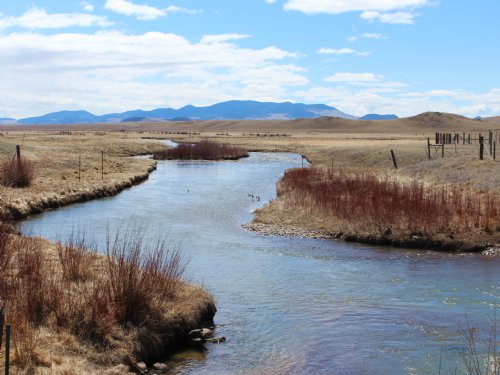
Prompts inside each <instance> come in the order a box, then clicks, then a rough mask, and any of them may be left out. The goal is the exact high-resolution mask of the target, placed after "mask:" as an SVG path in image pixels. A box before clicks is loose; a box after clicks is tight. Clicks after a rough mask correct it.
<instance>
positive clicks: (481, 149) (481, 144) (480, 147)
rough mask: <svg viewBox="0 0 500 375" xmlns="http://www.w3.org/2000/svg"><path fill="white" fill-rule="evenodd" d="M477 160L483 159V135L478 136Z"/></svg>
mask: <svg viewBox="0 0 500 375" xmlns="http://www.w3.org/2000/svg"><path fill="white" fill-rule="evenodd" d="M479 160H484V144H483V136H482V135H480V136H479Z"/></svg>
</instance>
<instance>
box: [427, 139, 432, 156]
mask: <svg viewBox="0 0 500 375" xmlns="http://www.w3.org/2000/svg"><path fill="white" fill-rule="evenodd" d="M427 157H428V158H429V159H430V158H431V139H430V138H427Z"/></svg>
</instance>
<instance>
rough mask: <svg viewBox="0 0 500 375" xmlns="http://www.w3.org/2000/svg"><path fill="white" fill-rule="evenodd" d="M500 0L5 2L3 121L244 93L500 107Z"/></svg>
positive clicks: (386, 108) (1, 5)
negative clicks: (60, 111) (57, 113)
mask: <svg viewBox="0 0 500 375" xmlns="http://www.w3.org/2000/svg"><path fill="white" fill-rule="evenodd" d="M499 15H500V2H499V1H498V0H482V1H480V2H473V1H470V0H439V1H438V0H351V1H346V0H274V1H273V0H242V1H235V0H179V1H177V2H170V1H165V0H86V1H81V0H64V1H60V0H58V1H56V0H32V1H27V2H24V1H16V2H10V1H1V2H0V77H1V79H0V103H1V104H0V117H14V118H20V117H26V116H32V115H40V114H44V113H47V112H51V111H58V110H62V109H69V110H76V109H86V110H89V111H91V112H93V113H96V114H104V113H111V112H122V111H125V110H131V109H137V108H141V109H153V108H158V107H174V108H178V107H181V106H184V105H187V104H194V105H209V104H213V103H216V102H220V101H225V100H231V99H252V100H262V101H293V102H304V103H325V104H328V105H332V106H334V107H336V108H338V109H340V110H342V111H344V112H347V113H350V114H354V115H364V114H366V113H373V112H375V113H395V114H397V115H399V116H409V115H414V114H418V113H421V112H425V111H429V110H432V111H442V112H454V113H459V114H463V115H466V116H476V115H481V116H493V115H500V74H499V73H498V66H500V48H499V42H500V27H499V25H498V21H499V19H498V16H499Z"/></svg>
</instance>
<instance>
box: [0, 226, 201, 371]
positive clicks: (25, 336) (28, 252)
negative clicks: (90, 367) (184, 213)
mask: <svg viewBox="0 0 500 375" xmlns="http://www.w3.org/2000/svg"><path fill="white" fill-rule="evenodd" d="M84 233H85V232H81V233H80V234H79V235H72V236H70V238H69V240H68V241H67V242H65V243H58V244H57V245H56V248H57V250H54V248H53V247H52V252H49V251H47V246H49V247H50V245H48V243H47V242H45V241H44V240H42V239H36V238H28V237H22V236H19V235H17V234H12V233H6V232H2V231H0V303H1V305H2V307H5V309H6V311H7V322H8V323H10V324H11V325H12V333H13V338H12V340H13V341H12V343H13V348H14V350H13V357H14V358H13V365H14V366H16V367H17V368H19V369H30V368H35V367H37V366H47V365H48V363H50V360H49V359H48V356H47V355H44V351H45V352H46V348H44V347H42V345H41V344H40V340H41V339H40V337H41V336H42V334H41V333H43V332H45V333H46V332H47V331H49V332H57V333H64V334H66V335H71V336H72V337H75V339H76V340H77V341H79V342H81V343H82V345H84V346H86V347H90V348H93V349H92V350H93V352H92V353H93V354H91V355H90V356H91V357H92V360H93V361H95V362H96V363H99V364H100V365H108V366H109V365H118V364H120V363H126V364H133V363H134V361H135V360H134V358H136V357H140V358H142V359H146V358H148V356H150V357H151V358H154V357H155V356H158V355H165V351H166V350H167V349H169V348H170V345H171V342H170V341H169V340H170V338H171V337H172V336H174V335H175V334H177V332H176V330H177V329H178V326H180V325H182V322H181V321H176V320H175V319H177V318H178V317H172V316H171V314H170V313H169V310H170V309H172V307H173V306H175V304H176V303H179V299H181V298H182V299H185V297H186V296H185V293H186V284H185V282H184V281H183V272H184V268H185V263H184V261H183V260H182V257H181V253H180V251H179V250H178V249H177V248H174V249H170V248H169V247H168V246H167V242H166V240H165V239H164V238H160V239H158V240H157V241H156V242H155V243H154V246H149V245H148V243H147V242H146V241H145V239H144V235H143V234H142V233H141V231H140V230H127V231H118V232H117V233H116V234H115V235H114V236H113V237H111V236H110V237H109V239H108V243H107V246H106V247H107V249H106V254H105V255H97V253H96V248H95V247H94V242H92V241H89V240H88V239H87V238H86V237H85V236H86V234H84ZM181 296H182V297H181ZM210 302H211V301H210ZM191 318H192V317H188V319H191ZM150 339H154V342H152V343H151V342H148V340H150ZM55 341H57V340H55ZM44 346H45V344H44ZM146 350H151V351H152V352H154V353H153V354H150V353H148V352H146ZM87 351H88V349H87Z"/></svg>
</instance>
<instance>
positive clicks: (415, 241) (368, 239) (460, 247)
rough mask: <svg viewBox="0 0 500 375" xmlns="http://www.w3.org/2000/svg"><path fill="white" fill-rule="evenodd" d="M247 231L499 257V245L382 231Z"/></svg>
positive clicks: (251, 226) (263, 227)
mask: <svg viewBox="0 0 500 375" xmlns="http://www.w3.org/2000/svg"><path fill="white" fill-rule="evenodd" d="M242 227H243V228H244V229H246V230H248V231H251V232H256V233H258V234H260V235H263V236H283V237H300V238H315V239H329V240H343V241H346V242H359V243H364V244H371V245H383V246H394V247H401V248H408V249H429V250H435V251H447V252H455V253H471V254H479V255H484V256H489V257H500V247H489V248H486V249H485V248H484V247H468V246H467V245H465V244H462V243H456V242H453V241H442V240H433V239H430V238H426V237H423V236H416V235H415V236H411V237H410V238H408V239H404V240H402V239H393V238H391V237H390V234H389V233H383V234H381V235H378V236H375V235H373V236H371V235H370V236H361V235H353V234H347V233H340V232H339V233H327V232H321V231H316V230H311V229H307V228H301V227H298V226H294V225H287V224H266V223H258V222H255V221H254V222H251V223H248V224H244V225H242Z"/></svg>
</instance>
